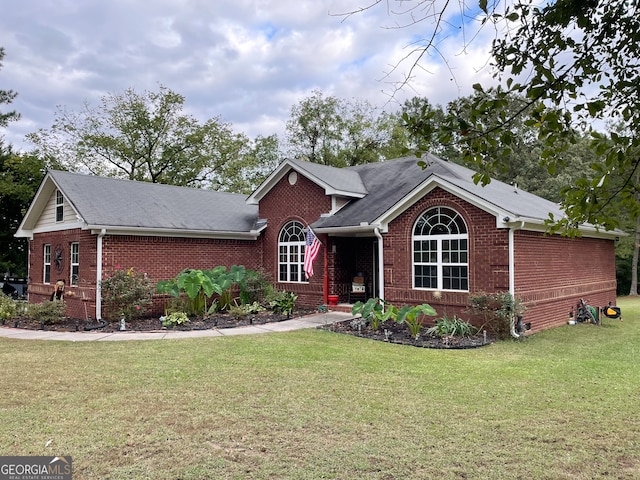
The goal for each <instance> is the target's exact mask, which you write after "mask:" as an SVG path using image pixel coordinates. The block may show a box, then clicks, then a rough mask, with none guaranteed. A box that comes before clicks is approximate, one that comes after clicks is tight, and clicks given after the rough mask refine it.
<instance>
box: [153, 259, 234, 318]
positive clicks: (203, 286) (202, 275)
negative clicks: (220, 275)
mask: <svg viewBox="0 0 640 480" xmlns="http://www.w3.org/2000/svg"><path fill="white" fill-rule="evenodd" d="M156 292H157V293H167V294H169V295H171V296H173V297H179V296H180V294H181V292H184V293H185V294H186V295H187V297H188V298H189V310H190V312H189V313H191V314H200V313H203V312H205V311H206V309H207V299H208V298H209V297H211V296H212V295H213V294H214V293H218V294H221V293H222V288H221V286H220V285H219V284H218V283H215V282H214V280H213V279H212V275H211V273H210V272H207V271H203V270H191V269H186V270H183V271H182V272H180V273H179V274H178V275H177V276H176V277H175V278H172V279H170V280H162V281H160V282H158V283H157V285H156Z"/></svg>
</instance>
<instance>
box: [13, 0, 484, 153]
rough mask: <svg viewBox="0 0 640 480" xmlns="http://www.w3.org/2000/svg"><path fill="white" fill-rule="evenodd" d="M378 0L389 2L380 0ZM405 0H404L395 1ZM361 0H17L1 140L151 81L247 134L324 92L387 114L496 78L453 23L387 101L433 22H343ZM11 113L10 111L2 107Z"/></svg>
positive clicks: (278, 129)
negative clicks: (12, 94) (464, 50)
mask: <svg viewBox="0 0 640 480" xmlns="http://www.w3.org/2000/svg"><path fill="white" fill-rule="evenodd" d="M383 3H384V2H383ZM402 4H408V2H399V3H398V5H402ZM364 5H366V3H365V1H364V0H362V1H361V0H349V2H345V1H344V0H330V1H325V2H318V1H314V0H236V1H234V2H211V1H207V0H156V1H154V2H138V1H133V0H110V1H109V2H103V1H101V0H83V1H82V2H77V1H71V0H67V1H64V2H61V1H54V0H21V1H20V2H15V3H12V5H11V8H5V9H3V14H2V16H0V46H2V47H4V48H5V54H6V56H5V59H4V65H3V66H2V69H0V88H2V89H12V90H14V91H16V92H18V97H17V99H16V101H15V102H14V103H13V104H12V105H11V108H15V109H16V110H17V111H18V112H20V113H21V114H22V120H20V121H19V122H14V123H12V124H10V126H9V128H8V129H6V130H5V131H4V132H0V134H4V136H5V141H6V142H8V143H12V144H13V145H15V146H16V147H18V148H28V147H29V145H28V144H25V143H24V141H23V137H24V135H25V134H27V133H30V132H33V131H35V130H37V129H38V128H49V127H50V126H51V123H52V121H53V118H54V113H55V110H56V106H58V105H63V106H65V107H67V108H69V109H71V110H79V109H80V108H82V105H83V102H84V101H85V100H86V101H88V102H89V103H91V104H94V105H96V104H97V103H98V102H99V100H100V97H101V96H103V95H105V94H108V93H120V92H122V91H123V90H124V89H126V88H129V87H132V88H134V89H136V90H137V91H143V90H156V89H157V87H158V84H162V85H165V86H166V87H168V88H170V89H172V90H174V91H175V92H177V93H180V94H182V95H184V96H185V98H186V109H187V111H188V112H189V113H191V114H192V115H194V116H195V117H197V118H199V119H200V120H206V119H208V118H212V117H216V116H220V117H221V118H222V119H223V120H224V121H226V122H230V123H232V124H233V126H234V128H235V129H236V130H237V131H243V132H244V133H246V134H247V135H249V136H251V137H254V136H256V135H258V134H262V135H270V134H273V133H282V132H283V131H284V126H285V123H286V121H287V119H288V117H289V113H290V110H291V107H292V106H293V105H294V104H295V103H296V102H298V101H300V100H301V99H302V98H304V97H306V96H308V95H310V93H311V91H312V90H313V89H320V90H322V91H323V92H325V94H327V95H335V96H340V97H345V98H353V97H357V98H362V99H367V100H369V101H370V102H371V103H373V104H374V105H378V106H381V107H382V106H385V105H386V108H387V109H395V108H397V103H399V102H402V101H403V100H404V99H405V98H410V97H412V96H414V95H422V96H426V97H428V98H429V100H430V101H431V102H432V103H440V104H445V103H446V102H448V101H449V100H452V99H454V98H456V97H458V96H460V95H467V94H469V93H470V92H471V85H472V84H473V83H475V82H478V81H482V82H487V81H491V78H490V76H489V75H488V74H487V73H486V72H483V73H482V74H478V73H476V70H477V69H478V68H480V67H482V66H483V64H484V63H485V62H486V60H485V59H486V51H487V49H488V44H489V42H490V38H488V37H487V36H486V35H481V36H480V37H478V38H477V39H476V40H474V42H473V43H472V45H471V47H470V52H469V54H467V55H459V53H460V48H461V45H462V43H461V42H462V40H461V37H460V35H459V34H458V33H457V31H456V30H455V29H452V31H451V34H450V37H449V38H448V39H447V40H445V41H444V43H442V44H440V45H438V47H439V49H440V50H441V52H442V54H443V55H444V57H445V58H447V60H448V62H449V67H450V68H451V71H452V72H453V73H454V74H455V79H456V81H452V80H451V78H452V74H451V71H449V70H448V67H447V66H446V65H445V64H444V63H443V62H442V60H441V59H439V58H435V57H434V58H428V59H426V63H425V65H424V67H425V69H417V70H415V71H414V73H415V78H413V80H412V84H411V87H412V88H409V87H406V88H405V89H404V90H403V91H401V92H399V93H398V94H397V96H396V98H395V100H396V102H395V103H394V102H391V103H387V102H389V94H390V93H391V92H392V91H393V87H392V83H391V82H394V81H397V80H399V79H401V78H402V74H404V73H406V71H407V70H408V68H409V65H410V64H409V63H408V62H410V61H411V58H409V59H408V60H407V61H405V62H404V63H400V66H399V68H397V69H396V70H395V71H393V72H392V73H391V74H390V75H389V76H385V72H389V71H390V70H391V66H393V65H395V64H397V63H398V62H399V61H400V60H401V59H402V58H404V57H405V56H406V55H407V53H408V51H409V49H410V47H407V45H408V44H409V43H410V42H411V41H412V40H414V39H417V38H419V37H420V36H421V35H422V34H424V32H425V30H427V29H429V28H430V27H429V25H427V24H423V25H414V26H411V27H407V28H402V29H390V28H385V27H389V26H390V25H392V24H393V23H394V22H395V21H399V18H398V17H389V16H387V10H386V8H384V6H379V7H376V8H374V9H371V10H368V11H365V12H363V13H361V14H358V15H354V16H350V17H340V16H335V14H338V13H343V12H347V11H349V10H351V9H355V8H358V7H361V6H364ZM0 108H3V109H6V106H5V105H3V106H0Z"/></svg>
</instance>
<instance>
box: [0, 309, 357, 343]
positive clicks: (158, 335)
mask: <svg viewBox="0 0 640 480" xmlns="http://www.w3.org/2000/svg"><path fill="white" fill-rule="evenodd" d="M352 317H353V315H351V314H349V313H343V312H327V313H316V314H313V315H307V316H304V317H299V318H293V319H291V320H283V321H282V322H274V323H265V324H263V325H247V326H244V327H236V328H220V329H210V330H186V331H180V330H157V331H153V332H136V331H133V330H131V331H124V332H101V331H99V330H94V331H91V332H49V331H46V330H25V329H22V328H12V327H6V326H1V327H0V337H5V338H15V339H19V340H64V341H68V342H96V341H97V342H103V341H121V340H161V339H179V338H199V337H227V336H231V335H253V334H257V333H269V332H288V331H290V330H300V329H302V328H315V327H318V326H321V325H328V324H330V323H334V322H339V321H342V320H346V319H348V318H352Z"/></svg>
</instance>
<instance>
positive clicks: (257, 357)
mask: <svg viewBox="0 0 640 480" xmlns="http://www.w3.org/2000/svg"><path fill="white" fill-rule="evenodd" d="M619 305H620V306H621V307H622V311H623V316H624V322H620V321H618V320H607V319H605V320H604V325H603V326H601V327H597V326H589V325H576V326H565V327H561V328H557V329H554V330H552V331H547V332H543V333H540V334H537V335H534V336H532V337H530V338H528V339H527V340H526V341H524V342H516V341H505V342H500V343H497V344H494V345H491V346H489V347H484V348H480V349H475V350H458V351H440V350H427V349H418V348H413V347H406V346H399V345H390V344H386V343H383V342H373V341H369V340H363V339H359V338H354V337H351V336H346V335H339V334H335V333H330V332H326V331H320V330H304V331H297V332H291V333H283V334H266V335H258V336H251V337H247V336H239V337H224V338H210V339H193V340H171V341H166V340H165V341H141V342H100V343H95V342H91V343H70V342H47V341H19V340H10V339H0V362H2V374H1V377H0V378H1V386H2V388H1V390H0V392H1V393H2V400H1V408H0V455H71V456H72V457H73V462H74V479H89V478H91V479H107V478H109V479H154V480H155V479H172V480H175V479H246V478H249V479H263V478H264V479H266V478H269V479H271V478H275V479H314V480H315V479H320V478H333V479H341V480H345V479H387V480H388V479H412V478H416V479H418V478H419V479H423V478H439V479H460V478H466V479H469V478H478V479H480V478H482V479H486V478H492V479H496V478H518V479H530V478H542V479H554V480H556V479H592V478H618V479H623V478H640V350H639V349H640V320H639V319H640V300H637V299H633V300H630V299H621V300H620V302H619ZM49 441H51V442H50V445H49V446H48V447H47V446H45V445H46V444H47V442H49Z"/></svg>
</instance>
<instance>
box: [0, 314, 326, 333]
mask: <svg viewBox="0 0 640 480" xmlns="http://www.w3.org/2000/svg"><path fill="white" fill-rule="evenodd" d="M315 311H316V310H303V309H298V310H296V311H295V312H294V313H293V315H291V317H287V316H286V315H283V314H278V313H273V312H271V311H264V312H260V313H257V314H255V315H249V316H246V317H242V318H235V317H233V316H231V315H228V314H222V313H220V314H215V315H211V316H209V317H206V318H192V319H190V321H189V322H188V323H186V324H183V325H179V326H175V327H171V328H166V327H163V326H162V323H161V322H160V320H159V318H158V317H144V318H138V319H135V320H132V321H130V322H127V323H126V329H127V330H129V331H140V332H152V331H158V330H181V331H189V330H210V329H214V328H233V327H242V326H246V325H263V324H265V323H272V322H281V321H283V320H287V319H288V318H293V317H301V316H304V315H308V314H310V313H314V312H315ZM16 321H17V326H18V328H24V329H27V330H46V331H53V332H76V331H85V330H94V329H95V330H98V331H101V332H117V331H120V321H119V320H116V321H111V322H109V323H107V325H106V326H104V327H102V328H98V327H99V326H100V325H99V324H98V322H96V321H95V320H92V321H91V322H87V321H85V320H84V319H82V320H80V319H74V318H66V319H65V320H64V321H62V322H57V323H55V324H45V325H41V324H40V323H39V322H36V321H34V320H30V319H28V318H26V317H25V318H18V319H14V320H9V321H7V322H5V326H10V327H14V326H15V324H16Z"/></svg>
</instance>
